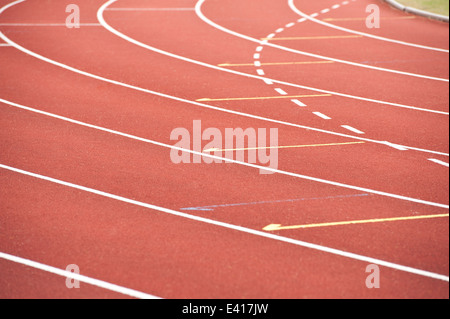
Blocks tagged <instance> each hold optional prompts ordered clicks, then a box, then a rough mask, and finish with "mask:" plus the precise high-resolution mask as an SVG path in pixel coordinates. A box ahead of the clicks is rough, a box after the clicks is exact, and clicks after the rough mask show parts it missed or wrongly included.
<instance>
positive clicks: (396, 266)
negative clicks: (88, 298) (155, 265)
mask: <svg viewBox="0 0 450 319" xmlns="http://www.w3.org/2000/svg"><path fill="white" fill-rule="evenodd" d="M0 168H3V169H6V170H9V171H12V172H16V173H19V174H23V175H27V176H31V177H34V178H37V179H41V180H45V181H48V182H52V183H55V184H59V185H63V186H67V187H71V188H74V189H78V190H82V191H85V192H88V193H92V194H96V195H99V196H102V197H106V198H110V199H113V200H117V201H121V202H124V203H128V204H132V205H136V206H140V207H144V208H148V209H152V210H156V211H159V212H163V213H167V214H171V215H174V216H178V217H183V218H186V219H190V220H195V221H198V222H202V223H206V224H210V225H215V226H219V227H223V228H227V229H232V230H235V231H239V232H244V233H247V234H252V235H256V236H260V237H264V238H268V239H273V240H277V241H281V242H285V243H290V244H294V245H297V246H301V247H305V248H310V249H314V250H318V251H322V252H326V253H329V254H333V255H337V256H341V257H346V258H350V259H354V260H358V261H362V262H364V263H370V264H377V265H380V266H384V267H388V268H392V269H396V270H400V271H404V272H408V273H412V274H416V275H419V276H425V277H428V278H433V279H438V280H443V281H449V278H448V276H445V275H441V274H437V273H432V272H429V271H425V270H421V269H416V268H412V267H408V266H403V265H399V264H395V263H391V262H388V261H384V260H380V259H375V258H371V257H367V256H363V255H358V254H354V253H350V252H346V251H343V250H339V249H335V248H330V247H326V246H322V245H317V244H313V243H309V242H305V241H300V240H296V239H292V238H287V237H283V236H278V235H273V234H270V233H266V232H262V231H259V230H254V229H250V228H246V227H242V226H237V225H233V224H228V223H224V222H220V221H216V220H212V219H208V218H203V217H199V216H195V215H189V214H186V213H182V212H178V211H175V210H172V209H168V208H164V207H160V206H156V205H152V204H148V203H144V202H140V201H137V200H133V199H129V198H126V197H122V196H119V195H114V194H110V193H106V192H103V191H100V190H96V189H93V188H89V187H85V186H81V185H76V184H73V183H69V182H66V181H62V180H58V179H55V178H52V177H48V176H44V175H40V174H36V173H32V172H28V171H24V170H21V169H18V168H14V167H10V166H7V165H3V164H0ZM63 276H66V274H63Z"/></svg>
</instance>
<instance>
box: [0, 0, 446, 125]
mask: <svg viewBox="0 0 450 319" xmlns="http://www.w3.org/2000/svg"><path fill="white" fill-rule="evenodd" d="M18 1H20V0H18ZM23 1H25V0H23ZM115 1H117V0H110V1H108V2H107V3H105V4H104V5H103V6H102V7H101V8H100V9H99V10H98V12H97V18H98V20H99V21H100V23H101V24H102V25H103V27H104V28H105V29H107V30H108V31H110V32H112V33H114V34H115V35H117V36H118V37H120V38H122V39H124V40H126V41H128V42H130V43H133V44H135V45H137V46H140V47H142V48H145V49H147V50H150V51H153V52H157V53H160V54H163V55H166V56H170V57H172V58H175V59H179V60H182V61H186V62H189V63H193V64H197V65H201V66H204V67H207V68H210V69H215V70H219V71H223V72H228V73H232V74H236V75H240V76H245V77H248V78H254V79H258V80H264V79H265V78H262V77H259V76H256V75H253V74H248V73H243V72H239V71H235V70H230V69H227V68H222V67H218V66H215V65H211V64H207V63H204V62H201V61H197V60H193V59H190V58H186V57H183V56H179V55H176V54H173V53H170V52H167V51H163V50H161V49H157V48H154V47H151V46H149V45H147V44H145V43H142V42H139V41H137V40H135V39H133V38H130V37H129V36H127V35H125V34H123V33H121V32H119V31H117V30H116V29H114V28H113V27H111V26H110V25H109V24H108V23H106V21H105V19H104V17H103V11H104V9H105V8H107V7H108V6H109V5H111V4H112V3H114V2H115ZM20 2H21V1H20ZM2 9H4V8H2ZM1 11H2V10H0V13H1ZM0 37H2V38H6V37H5V36H4V35H2V33H1V32H0ZM5 41H6V40H5ZM6 42H11V43H12V41H11V40H9V41H6ZM262 42H265V43H266V44H267V40H265V41H262ZM259 43H260V44H261V46H259V47H258V49H257V52H261V51H262V50H263V48H264V46H263V45H264V43H261V42H259ZM15 47H16V48H18V49H19V50H21V49H20V48H22V47H20V45H17V44H16V45H15ZM22 49H24V48H22ZM28 51H29V50H28ZM29 52H31V51H29ZM269 80H271V81H272V82H274V83H278V84H283V85H286V86H292V87H296V88H302V89H307V90H311V91H315V92H320V93H326V94H332V95H337V96H341V97H346V98H351V99H356V100H361V101H366V102H371V103H377V104H383V105H390V106H395V107H401V108H405V109H411V110H416V111H424V112H430V113H436V114H442V115H447V116H448V115H449V113H448V112H443V111H436V110H430V109H424V108H418V107H415V106H410V105H403V104H399V103H392V102H387V101H380V100H375V99H369V98H365V97H360V96H355V95H350V94H345V93H339V92H333V91H329V90H322V89H317V88H312V87H308V86H304V85H299V84H294V83H290V82H285V81H280V80H275V79H269Z"/></svg>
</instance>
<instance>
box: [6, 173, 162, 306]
mask: <svg viewBox="0 0 450 319" xmlns="http://www.w3.org/2000/svg"><path fill="white" fill-rule="evenodd" d="M0 167H2V168H5V167H3V166H1V165H0ZM5 169H6V168H5ZM0 258H1V259H5V260H9V261H11V262H15V263H17V264H21V265H25V266H28V267H32V268H35V269H39V270H42V271H46V272H49V273H51V274H54V275H58V276H62V277H65V278H69V279H74V280H77V281H79V282H84V283H86V284H89V285H92V286H97V287H100V288H103V289H107V290H110V291H113V292H116V293H120V294H123V295H127V296H130V297H133V298H138V299H162V298H160V297H156V296H153V295H149V294H147V293H143V292H140V291H136V290H133V289H130V288H125V287H122V286H118V285H115V284H112V283H109V282H106V281H103V280H99V279H94V278H91V277H87V276H84V275H80V274H76V273H73V272H70V271H67V270H62V269H60V268H56V267H53V266H49V265H45V264H42V263H39V262H36V261H32V260H29V259H25V258H22V257H17V256H14V255H10V254H6V253H3V252H0Z"/></svg>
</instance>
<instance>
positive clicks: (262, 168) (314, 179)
mask: <svg viewBox="0 0 450 319" xmlns="http://www.w3.org/2000/svg"><path fill="white" fill-rule="evenodd" d="M0 103H4V104H6V105H8V106H10V107H11V106H12V107H16V108H19V109H22V110H26V111H30V112H33V113H37V114H40V115H44V116H47V117H51V118H55V119H58V120H62V121H65V122H69V123H72V124H76V125H79V126H83V127H87V128H90V129H94V130H98V131H102V132H106V133H109V134H113V135H118V136H122V137H126V138H129V139H132V140H136V141H140V142H144V143H148V144H153V145H156V146H159V147H163V148H168V149H171V150H176V151H180V152H185V153H189V154H193V155H198V156H203V157H206V158H210V159H213V160H220V161H221V162H225V163H233V164H237V165H242V166H246V167H249V168H253V169H257V170H259V171H267V172H271V173H273V174H281V175H285V176H290V177H294V178H299V179H302V180H308V181H312V182H317V183H321V184H327V185H332V186H336V187H341V188H346V189H352V190H357V191H361V192H366V193H370V194H374V195H379V196H384V197H389V198H394V199H398V200H404V201H408V202H412V203H417V204H423V205H427V206H433V207H439V208H444V209H449V205H447V204H441V203H435V202H431V201H427V200H422V199H417V198H412V197H408V196H403V195H397V194H392V193H388V192H383V191H378V190H374V189H370V188H366V187H360V186H355V185H349V184H345V183H340V182H335V181H330V180H326V179H323V178H317V177H313V176H307V175H303V174H299V173H293V172H288V171H283V170H280V169H275V168H271V167H265V166H261V165H256V164H251V163H247V162H243V161H238V160H233V159H229V158H226V157H221V156H216V155H211V154H210V153H206V152H205V153H202V152H197V151H194V150H190V149H184V148H181V147H177V146H174V145H169V144H165V143H162V142H158V141H154V140H151V139H147V138H143V137H138V136H136V135H132V134H128V133H123V132H120V131H117V130H113V129H109V128H105V127H101V126H97V125H94V124H89V123H86V122H82V121H78V120H75V119H71V118H68V117H65V116H60V115H57V114H53V113H50V112H45V111H41V110H38V109H34V108H31V107H28V106H24V105H20V104H18V103H13V102H10V101H7V100H4V99H1V98H0Z"/></svg>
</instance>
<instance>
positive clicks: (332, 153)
mask: <svg viewBox="0 0 450 319" xmlns="http://www.w3.org/2000/svg"><path fill="white" fill-rule="evenodd" d="M105 1H106V0H71V1H65V0H64V1H61V0H58V1H56V0H52V1H45V2H44V1H33V0H27V1H23V2H20V3H17V4H15V5H13V6H11V7H10V8H8V9H6V10H5V11H4V12H3V13H2V14H1V15H0V31H1V32H2V34H3V35H4V39H9V42H4V41H3V40H0V99H2V101H0V125H1V128H2V129H1V130H0V164H2V165H3V166H2V167H0V184H1V185H2V187H1V188H0V211H1V213H0V227H1V229H0V253H5V254H9V255H13V256H17V257H21V258H25V259H28V260H31V261H36V262H39V263H42V264H45V265H49V266H52V267H56V268H59V269H63V270H64V269H66V267H67V265H70V264H76V265H78V266H79V268H80V272H81V274H82V275H85V276H88V277H91V278H96V279H99V280H102V281H105V282H109V283H113V284H116V285H119V286H122V287H127V288H130V289H133V290H137V291H140V292H144V293H147V294H151V295H154V296H158V297H161V298H168V299H172V298H177V299H178V298H230V299H234V298H289V299H291V298H292V299H297V298H448V297H449V294H448V291H449V290H448V275H449V262H448V261H449V255H448V252H449V245H448V244H449V224H448V216H447V217H443V218H424V219H418V220H401V221H393V222H388V221H386V219H390V218H398V217H413V216H432V215H437V214H448V202H449V200H448V195H449V187H448V166H447V167H446V166H445V165H441V164H439V163H436V162H432V161H430V159H434V160H439V161H441V163H442V162H444V163H448V154H447V153H448V152H449V136H448V129H449V117H448V111H449V103H448V98H449V96H448V81H440V80H435V79H429V78H422V77H416V76H409V75H405V74H398V73H392V72H385V71H382V70H374V69H367V68H363V67H360V66H356V65H349V64H345V63H339V62H334V63H308V64H304V63H302V64H299V63H298V62H323V61H326V60H324V59H320V58H317V57H309V56H305V55H302V54H297V53H294V52H288V51H285V50H282V49H280V48H275V47H271V46H264V48H263V50H262V51H259V56H258V59H257V60H259V61H260V62H261V63H262V65H261V67H258V66H257V65H255V64H254V62H255V53H257V52H258V51H256V50H257V47H258V46H260V44H259V43H255V42H252V41H249V40H248V39H244V38H241V37H237V36H234V35H232V34H230V33H227V32H224V31H223V30H220V29H217V28H214V27H212V26H211V25H209V24H207V23H206V22H205V21H203V20H202V19H200V17H199V16H198V15H197V14H196V11H194V10H193V8H194V7H195V5H196V3H197V1H195V0H183V1H181V0H174V1H170V4H169V3H167V1H163V0H145V1H137V0H118V1H116V2H114V3H112V5H111V6H110V7H108V9H107V10H105V11H104V13H103V16H104V19H105V21H106V22H107V24H108V25H109V26H111V27H112V28H114V29H115V30H117V31H119V32H121V33H123V34H124V35H126V36H128V37H129V38H132V39H134V40H136V41H139V42H140V43H143V44H146V45H148V46H150V47H153V48H157V49H159V50H163V51H165V52H169V53H172V54H176V55H178V56H182V57H186V58H190V59H193V60H196V61H201V62H203V63H207V64H209V65H211V66H218V65H221V68H225V69H228V70H231V71H238V72H242V73H247V74H251V75H252V76H258V73H257V72H258V71H257V70H258V69H263V70H264V72H265V76H266V77H268V78H271V79H275V80H280V81H284V82H289V83H293V84H296V85H300V86H306V87H311V88H315V89H321V90H328V91H333V92H336V93H343V94H347V95H351V96H356V97H363V98H367V99H373V100H378V101H385V102H389V103H396V104H401V105H405V106H410V107H411V108H404V107H398V106H394V105H390V104H383V103H377V102H373V101H367V100H360V99H355V98H352V97H345V96H340V95H336V94H332V95H330V96H321V97H305V98H299V99H300V100H301V101H302V102H303V103H305V104H306V106H305V107H299V106H298V105H296V104H294V103H293V102H292V101H291V98H280V97H281V96H280V94H279V93H277V92H276V91H275V90H274V89H275V88H280V89H283V90H284V91H285V92H286V93H287V95H288V96H299V95H300V96H304V95H315V94H320V93H318V92H317V91H313V90H309V89H306V88H299V87H296V86H290V85H282V84H279V83H273V84H267V83H265V82H264V81H262V80H261V79H257V78H252V77H248V76H244V75H242V74H235V73H230V72H225V70H218V69H214V68H212V67H207V66H204V65H203V66H202V65H199V64H196V63H191V62H188V61H185V60H181V59H177V58H174V57H173V56H168V55H165V54H161V53H158V52H155V51H152V50H149V49H147V48H144V47H141V46H138V45H136V43H132V42H130V41H126V40H125V39H123V38H121V37H119V36H117V35H116V34H114V33H112V32H110V31H109V30H108V29H107V28H105V26H104V25H101V24H99V21H98V19H97V13H98V10H99V9H100V7H101V6H102V5H103V4H104V3H105ZM372 2H373V1H366V0H355V1H348V4H342V1H341V2H340V1H337V0H335V1H332V0H323V1H300V0H296V1H294V4H295V6H296V7H297V8H298V9H299V10H301V11H303V12H305V13H306V14H312V13H315V12H317V13H320V12H321V10H323V9H325V8H331V7H332V6H333V5H336V4H340V6H339V7H338V8H335V9H331V10H330V12H327V13H321V14H319V15H318V16H317V19H321V20H323V19H334V20H326V21H327V22H329V23H332V24H335V25H339V26H342V27H345V28H349V29H352V30H356V31H360V32H364V33H371V34H374V35H378V36H382V37H386V38H390V39H395V40H398V41H405V42H410V43H415V44H419V45H424V46H429V47H434V48H440V49H444V50H448V48H449V43H448V42H449V41H448V35H449V27H448V24H445V23H441V22H437V21H432V20H428V19H425V18H421V17H416V16H409V15H405V14H404V13H402V12H399V11H396V10H394V9H393V8H391V7H389V6H388V5H387V4H386V3H385V2H383V1H376V4H377V5H378V6H379V7H380V10H381V17H382V19H381V23H382V24H381V28H380V29H368V28H367V27H366V26H365V20H364V19H362V18H365V17H366V16H367V13H366V11H365V9H366V7H367V5H368V4H370V3H372ZM9 3H11V0H0V7H4V6H6V5H8V4H9ZM71 3H75V4H77V5H79V7H80V12H81V22H82V25H81V28H79V29H69V28H66V27H65V26H64V25H60V26H55V25H45V24H55V23H58V24H64V23H65V20H66V17H67V16H68V14H69V13H67V12H66V11H65V9H66V6H67V5H68V4H71ZM168 7H171V8H191V9H192V10H130V11H124V10H109V9H110V8H135V9H138V8H146V9H148V8H168ZM201 11H202V13H203V14H204V15H205V16H206V17H207V18H208V19H210V20H211V21H213V22H215V23H217V24H218V25H220V26H222V27H224V28H226V29H228V30H231V31H234V32H236V33H239V34H242V35H245V36H248V37H252V38H255V39H258V40H261V39H264V38H265V37H267V35H269V34H271V33H275V34H276V35H275V37H274V39H273V40H271V41H270V43H273V44H277V45H281V46H283V47H286V48H290V49H295V50H299V51H303V52H307V53H313V54H318V55H322V56H325V57H331V58H334V59H341V60H345V61H350V62H354V63H358V64H363V65H372V66H376V67H381V68H387V69H390V70H396V71H402V72H409V73H414V74H419V75H423V76H429V77H435V78H442V79H448V76H449V71H448V70H449V65H448V63H449V62H448V52H441V51H435V50H428V49H423V48H417V47H412V46H407V45H401V44H398V43H392V42H386V41H381V40H376V39H373V38H369V37H346V36H348V35H351V34H349V33H346V32H343V31H339V30H336V29H332V28H329V27H325V26H323V25H319V24H317V23H314V22H312V21H304V22H300V23H299V22H296V21H297V20H298V19H300V18H301V17H300V16H298V15H297V14H296V13H295V12H294V11H292V9H291V8H290V7H289V5H288V1H287V0H286V1H273V0H272V1H270V0H257V1H256V0H245V1H244V0H220V1H218V0H206V1H204V3H203V5H202V6H201ZM405 17H406V18H405ZM323 21H325V20H323ZM289 23H293V24H292V25H291V26H289V27H286V25H287V24H289ZM18 24H27V25H18ZM43 24H44V25H43ZM83 24H95V25H83ZM281 27H283V28H284V30H283V31H280V30H279V28H281ZM276 30H278V31H279V32H276ZM304 37H307V38H308V39H304ZM319 37H320V38H319ZM323 37H326V38H323ZM333 37H338V38H333ZM277 38H279V40H277ZM281 38H286V39H284V40H281ZM288 38H289V39H288ZM299 38H303V39H299ZM2 44H3V45H2ZM26 50H29V51H28V53H27V52H26ZM29 52H33V53H34V56H33V55H32V54H29ZM36 55H38V56H36ZM39 57H41V58H39ZM43 57H45V58H47V59H49V60H45V59H43ZM49 61H50V63H49ZM51 61H56V62H58V63H61V64H63V65H64V66H67V67H61V66H58V65H55V64H54V63H51ZM267 63H268V64H269V65H267ZM273 63H278V64H275V65H274V64H273ZM279 63H285V64H279ZM286 63H289V64H286ZM293 63H296V64H293ZM68 67H71V68H74V69H77V70H80V71H83V72H87V73H89V74H92V75H96V76H100V77H103V78H106V79H109V80H113V81H118V82H120V83H123V84H127V85H132V86H134V87H138V88H142V89H147V90H151V91H155V92H160V93H163V94H167V95H169V96H173V97H177V98H180V99H185V100H179V99H178V100H176V99H173V98H167V97H163V96H158V95H155V94H151V93H150V92H143V91H139V90H136V89H133V88H130V87H124V86H121V85H118V84H114V83H111V82H107V81H104V80H101V79H98V78H93V77H92V76H87V75H83V74H80V73H77V72H74V71H73V70H70V69H68ZM262 97H272V98H269V99H268V98H265V99H261V98H262ZM204 98H209V99H220V100H206V101H203V102H198V103H201V105H199V104H198V103H197V102H195V101H196V100H199V99H204ZM236 98H241V99H242V98H247V99H245V100H236ZM248 98H252V99H248ZM186 100H188V101H194V102H195V103H197V104H195V103H188V102H187V101H186ZM18 105H21V106H26V107H28V108H33V109H35V110H39V111H44V112H48V113H51V114H54V115H58V116H61V117H65V118H69V119H73V120H76V121H81V122H83V123H88V124H92V125H95V126H96V128H94V127H86V126H83V125H80V124H77V123H73V122H68V121H67V120H64V119H61V118H54V117H51V116H48V115H45V114H42V113H36V112H32V111H30V109H23V108H19V107H17V106H18ZM208 105H211V106H214V107H217V108H220V109H211V108H207V107H206V106H208ZM227 110H230V111H232V112H242V113H245V114H250V115H251V116H244V115H240V114H236V113H229V112H226V111H227ZM428 110H430V111H431V112H428ZM435 111H437V112H435ZM314 112H320V113H321V114H325V115H327V116H328V117H330V119H328V120H325V119H323V118H321V117H318V116H317V114H315V113H314ZM254 116H260V117H263V118H265V119H272V120H277V121H281V122H273V121H269V120H264V119H257V118H255V117H254ZM195 120H201V125H202V129H206V128H218V129H220V130H221V131H222V132H224V131H225V129H226V128H239V127H240V128H267V129H269V128H277V129H278V136H279V142H278V144H279V145H280V146H289V145H316V146H315V147H304V148H286V149H279V160H278V167H277V168H278V169H279V170H280V171H282V172H291V173H295V174H299V175H301V176H305V178H302V177H299V176H297V177H295V176H287V175H285V174H283V173H276V174H269V175H263V174H260V172H259V170H258V169H257V168H252V167H248V166H245V165H242V164H236V163H234V164H225V163H221V164H206V163H201V164H193V163H192V164H174V163H173V162H172V161H171V158H170V151H171V150H170V149H169V148H167V147H162V146H158V145H155V144H151V143H148V142H145V141H142V140H136V139H133V138H129V137H125V136H120V135H118V134H114V133H111V132H105V131H102V130H99V129H98V128H97V127H102V128H107V129H110V130H114V131H115V132H121V133H126V134H130V135H133V136H137V137H140V138H144V139H147V140H152V141H157V142H160V143H164V144H168V145H175V143H176V142H175V141H171V140H170V135H171V132H172V131H173V130H174V129H175V128H186V129H187V130H189V131H190V132H192V130H193V121H195ZM286 122H288V123H292V124H296V125H300V126H306V127H309V128H315V129H321V130H325V131H326V132H325V131H322V132H319V131H317V130H311V129H305V128H303V127H298V126H292V125H286ZM343 125H350V126H351V127H353V128H356V129H358V130H360V131H362V132H363V134H357V133H354V132H351V131H349V130H347V129H346V128H344V127H343ZM329 132H335V133H339V134H341V135H333V134H330V133H329ZM360 138H363V139H369V140H370V141H369V140H360ZM372 141H378V143H374V142H372ZM384 141H389V142H391V143H395V144H399V145H404V146H407V147H411V148H415V149H408V150H404V151H401V150H398V149H396V148H393V147H389V146H387V145H384V144H380V143H379V142H384ZM355 142H361V143H359V144H354V143H355ZM332 143H353V144H346V145H336V146H318V145H322V144H332ZM205 144H206V143H205V142H204V144H203V146H205ZM418 149H419V150H418ZM257 164H258V165H261V166H264V164H262V163H257ZM5 166H7V167H11V168H15V169H19V170H23V171H27V172H31V173H35V174H39V175H42V176H47V177H51V178H54V179H57V180H59V181H64V182H68V183H72V184H75V185H80V186H84V187H88V188H91V189H94V190H98V191H102V192H106V193H109V194H114V195H118V196H121V197H124V198H128V199H131V200H136V201H139V202H143V203H148V204H151V205H155V206H158V207H161V208H165V209H171V210H174V211H177V212H183V213H185V214H189V215H192V216H200V217H204V218H207V219H210V220H214V221H219V222H224V223H227V224H228V225H234V226H242V227H245V228H247V229H252V230H257V231H262V232H266V233H271V234H276V235H279V236H281V237H284V238H290V239H294V240H298V241H303V242H307V243H313V244H317V245H321V246H323V247H326V248H333V249H337V250H339V251H343V252H349V253H354V254H358V255H361V256H367V257H370V258H375V259H377V260H382V261H387V262H390V263H393V264H395V265H401V266H406V267H411V268H414V269H419V270H423V271H426V272H428V273H433V274H438V275H440V276H443V277H446V278H447V279H446V280H442V279H436V278H432V277H430V276H428V275H421V274H417V273H411V272H409V271H404V270H402V269H397V268H395V267H394V268H392V267H385V266H380V274H381V287H380V288H378V289H369V288H367V287H366V278H367V276H368V275H369V274H368V273H366V267H367V266H368V265H369V264H370V263H369V262H366V261H364V260H358V259H355V258H349V257H344V256H341V255H337V254H334V253H331V252H329V251H319V250H316V249H311V248H307V247H304V246H301V245H296V244H291V243H287V242H282V241H279V240H275V239H271V238H266V237H262V236H259V235H255V234H250V233H246V232H242V231H239V230H237V229H231V228H227V227H220V226H218V225H213V224H208V223H205V222H202V221H198V220H191V219H188V218H184V217H181V216H175V215H171V214H167V213H164V212H162V211H160V210H159V211H158V210H155V209H149V208H145V207H140V206H137V205H133V204H131V203H125V202H122V201H118V200H115V199H112V198H108V197H104V196H99V195H96V194H92V193H90V192H86V191H83V190H80V189H76V188H73V187H69V186H64V185H60V184H57V183H54V182H51V181H48V180H43V179H40V178H36V177H32V176H29V175H25V174H23V173H20V172H17V171H13V170H10V169H7V168H5ZM308 177H313V178H319V179H322V180H324V181H331V182H337V183H341V184H345V185H351V186H356V187H358V188H359V189H355V188H354V187H351V188H348V187H341V186H336V185H331V184H330V183H326V182H325V183H324V182H318V181H313V180H311V179H310V178H308ZM361 188H364V189H368V190H373V191H374V192H366V191H363V190H361ZM379 192H384V193H388V194H391V195H393V196H383V195H381V194H379ZM397 195H398V196H405V197H409V198H413V199H417V200H420V201H421V202H417V201H410V200H405V199H400V198H398V196H397ZM433 203H434V204H433ZM371 219H384V220H385V221H384V222H378V223H364V224H357V225H355V224H353V225H349V224H347V225H340V226H327V227H316V228H305V229H299V228H296V229H290V230H276V231H265V230H263V228H264V227H266V226H267V225H270V224H281V225H283V226H290V225H306V224H318V223H333V222H343V221H354V220H371ZM0 297H1V298H124V297H127V296H126V295H123V294H121V293H118V292H115V291H111V290H108V289H102V288H99V287H95V286H92V285H89V284H87V283H81V288H80V289H68V288H66V285H65V278H63V277H59V276H56V275H53V274H51V273H48V272H45V271H43V270H40V269H37V268H33V267H29V266H27V265H24V264H20V263H16V262H12V261H10V260H7V259H2V258H0Z"/></svg>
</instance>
